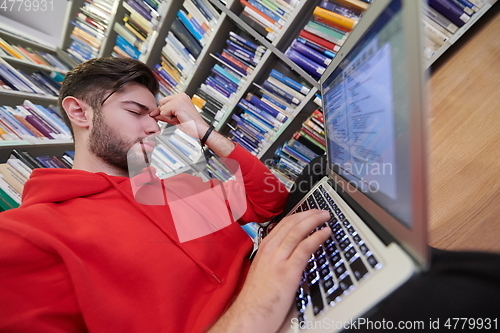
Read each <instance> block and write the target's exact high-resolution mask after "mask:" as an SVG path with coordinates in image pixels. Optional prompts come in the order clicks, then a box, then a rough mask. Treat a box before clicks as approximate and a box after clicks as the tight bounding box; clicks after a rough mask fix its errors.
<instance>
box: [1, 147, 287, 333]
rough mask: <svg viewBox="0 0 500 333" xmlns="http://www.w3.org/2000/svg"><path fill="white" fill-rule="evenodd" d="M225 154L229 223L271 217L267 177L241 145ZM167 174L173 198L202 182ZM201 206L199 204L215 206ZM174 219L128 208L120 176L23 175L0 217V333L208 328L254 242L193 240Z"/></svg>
mask: <svg viewBox="0 0 500 333" xmlns="http://www.w3.org/2000/svg"><path fill="white" fill-rule="evenodd" d="M229 158H231V159H234V160H236V161H238V162H239V164H240V166H241V172H242V175H243V179H244V187H245V191H246V195H247V198H246V205H247V209H246V211H245V212H244V214H243V216H242V217H241V218H240V219H239V220H238V222H240V223H246V222H263V221H267V220H269V218H270V217H271V216H273V215H275V214H278V213H280V211H281V210H282V209H283V206H284V202H285V199H286V196H287V194H288V193H287V191H286V189H284V188H283V186H282V185H281V183H280V182H279V181H278V180H277V179H276V178H275V177H274V176H273V175H272V174H271V173H270V172H269V170H268V169H267V168H266V167H265V166H264V165H263V164H262V163H261V162H260V161H259V160H258V159H257V158H255V157H254V156H252V155H250V154H249V153H247V152H246V151H245V150H244V149H242V148H241V147H237V148H236V149H235V150H234V151H233V152H232V154H231V155H230V156H229ZM177 177H178V178H177V180H175V179H176V177H173V183H172V184H179V181H178V180H179V179H180V180H182V182H185V181H188V182H187V183H186V185H185V187H184V189H183V190H182V191H181V192H183V193H187V192H190V191H191V190H189V188H192V187H195V188H197V186H203V183H202V182H201V181H197V180H196V179H195V177H192V176H188V175H183V176H177ZM200 184H201V185H200ZM205 184H206V183H205ZM167 187H168V186H167ZM186 188H188V190H186ZM182 195H183V194H180V196H182ZM226 195H227V198H228V200H229V201H231V198H230V197H231V195H232V193H231V190H230V189H229V190H228V191H227V193H226ZM166 196H167V197H169V194H168V191H167V195H166ZM168 199H170V198H168ZM205 201H207V202H202V203H201V204H200V203H198V204H197V206H203V205H204V206H206V207H208V208H209V209H210V208H212V209H213V204H211V203H210V202H209V201H210V200H205ZM169 203H171V205H170V206H172V207H173V206H174V205H175V202H174V203H172V201H171V200H169ZM192 206H193V205H192V204H189V203H188V204H187V206H186V205H185V206H184V209H189V208H186V207H192ZM180 207H182V205H180ZM206 207H205V208H206ZM198 208H200V207H193V216H194V215H203V213H199V212H203V207H201V208H200V209H198ZM213 210H214V209H213ZM215 210H218V211H224V209H222V210H221V209H215ZM195 211H197V212H195ZM221 214H222V213H221ZM226 214H227V213H226ZM240 215H241V214H240ZM240 215H238V217H239V216H240ZM188 216H189V214H188ZM176 223H177V224H178V221H175V222H174V219H173V218H172V214H171V209H170V207H169V205H144V204H140V203H138V202H137V201H136V200H134V197H133V194H132V189H131V184H130V180H129V178H126V177H116V176H108V175H106V174H104V173H89V172H86V171H79V170H63V169H37V170H35V171H33V173H32V176H31V179H30V180H29V181H28V182H27V183H26V185H25V188H24V193H23V204H22V206H21V207H20V208H18V209H14V210H10V211H7V212H4V213H1V214H0V331H2V332H4V331H8V332H10V331H12V332H14V331H15V332H51V333H54V332H77V331H82V332H85V331H91V332H176V333H177V332H203V331H205V330H207V329H208V328H209V327H210V325H211V324H212V323H213V322H215V321H216V320H217V318H218V317H219V316H220V315H221V314H222V313H223V312H224V310H225V309H226V308H227V306H228V305H229V304H230V303H231V301H232V300H233V298H234V297H235V296H236V294H237V292H238V291H239V288H240V287H241V284H242V282H243V280H244V277H245V275H246V272H247V270H248V266H249V260H248V259H247V258H248V256H249V253H250V251H251V249H252V242H251V240H250V238H249V237H248V236H247V234H246V233H245V232H244V231H243V230H242V228H241V227H240V226H239V225H238V224H237V223H234V222H232V223H227V224H223V225H221V224H220V223H219V225H218V226H217V225H216V226H215V227H214V228H215V229H212V230H209V231H208V232H204V234H205V236H203V235H201V236H200V234H196V232H195V234H194V236H192V237H189V235H191V234H189V233H188V234H189V235H188V237H186V236H182V237H181V233H182V232H181V231H178V230H177V229H176ZM215 223H216V224H217V223H218V221H215ZM212 224H213V223H212ZM214 225H215V224H214ZM210 228H211V227H209V228H208V229H210ZM201 229H203V228H201ZM196 230H198V229H196ZM202 234H203V232H202ZM184 235H185V232H184ZM180 238H183V239H181V240H180Z"/></svg>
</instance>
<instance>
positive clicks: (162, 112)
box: [153, 103, 179, 125]
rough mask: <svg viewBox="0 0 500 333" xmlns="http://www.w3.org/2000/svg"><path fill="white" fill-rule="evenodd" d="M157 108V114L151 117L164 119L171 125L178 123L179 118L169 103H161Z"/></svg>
mask: <svg viewBox="0 0 500 333" xmlns="http://www.w3.org/2000/svg"><path fill="white" fill-rule="evenodd" d="M158 109H159V113H158V115H156V116H154V117H153V118H155V120H160V121H165V122H167V123H169V124H172V125H177V124H179V120H178V119H177V117H176V115H175V113H174V111H175V110H174V109H173V108H172V107H171V105H170V104H168V103H166V104H163V105H162V106H160V107H159V108H158Z"/></svg>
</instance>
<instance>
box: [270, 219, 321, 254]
mask: <svg viewBox="0 0 500 333" xmlns="http://www.w3.org/2000/svg"><path fill="white" fill-rule="evenodd" d="M328 217H329V216H328ZM328 217H327V216H326V214H316V215H314V216H311V217H308V218H307V219H305V220H303V221H301V222H300V223H298V224H297V225H295V226H294V227H293V228H292V229H291V230H290V231H289V232H288V233H287V234H286V236H285V238H283V241H282V242H281V244H280V246H279V249H280V251H279V252H278V253H279V254H280V255H282V256H284V258H288V257H289V256H290V255H291V254H292V252H293V251H294V250H295V248H297V246H298V245H299V243H300V242H302V241H303V240H304V238H306V237H307V236H308V235H309V234H310V233H311V231H313V230H314V229H315V228H316V227H317V226H319V225H320V224H323V223H325V222H326V221H328Z"/></svg>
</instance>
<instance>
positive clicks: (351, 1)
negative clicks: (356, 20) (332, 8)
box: [335, 0, 369, 12]
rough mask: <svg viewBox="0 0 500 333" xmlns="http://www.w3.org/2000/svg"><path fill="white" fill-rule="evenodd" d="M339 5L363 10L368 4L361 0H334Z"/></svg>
mask: <svg viewBox="0 0 500 333" xmlns="http://www.w3.org/2000/svg"><path fill="white" fill-rule="evenodd" d="M335 1H336V2H337V3H339V4H340V5H343V6H346V7H350V8H353V9H354V10H357V11H360V12H363V11H365V10H367V9H368V6H369V4H368V3H366V2H364V1H361V0H335Z"/></svg>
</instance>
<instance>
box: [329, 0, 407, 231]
mask: <svg viewBox="0 0 500 333" xmlns="http://www.w3.org/2000/svg"><path fill="white" fill-rule="evenodd" d="M401 20H402V17H401V1H400V0H394V1H392V2H391V3H390V4H389V5H388V6H387V8H386V9H385V10H384V12H383V13H382V14H381V15H380V16H379V17H378V19H377V20H376V21H375V22H374V23H373V25H372V26H371V27H370V28H369V29H368V30H367V32H366V33H365V34H364V35H363V37H362V38H361V39H360V40H359V41H358V42H357V43H356V45H355V46H354V47H353V49H352V50H351V51H350V52H349V54H347V56H346V57H345V58H344V59H343V60H342V61H341V62H340V63H339V65H338V66H337V68H336V69H335V70H334V71H333V72H332V74H331V75H330V77H329V78H328V79H327V80H326V81H325V82H324V84H323V87H322V88H323V99H324V101H323V103H324V104H323V105H324V113H325V123H326V126H327V131H326V132H327V140H328V152H327V153H328V158H329V162H330V168H331V169H332V170H334V171H335V172H336V173H337V174H339V175H340V176H342V177H343V178H344V179H345V180H346V181H347V182H349V183H350V184H351V185H354V186H355V187H356V188H357V189H358V190H360V191H361V192H363V193H364V194H365V195H366V196H368V197H369V198H370V199H371V200H372V201H374V202H376V203H377V204H378V205H379V206H381V207H382V208H383V209H384V210H385V211H387V212H388V213H389V214H391V215H393V216H394V217H395V218H396V219H398V220H399V221H401V222H402V223H403V224H404V225H406V226H407V227H411V201H410V193H411V188H410V172H409V165H410V164H409V157H410V156H409V154H410V152H409V147H410V146H409V128H408V119H409V108H408V74H407V71H405V68H406V65H407V64H406V57H405V52H406V48H405V40H404V35H403V31H402V21H401Z"/></svg>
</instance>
